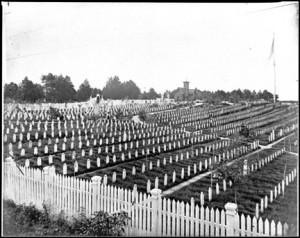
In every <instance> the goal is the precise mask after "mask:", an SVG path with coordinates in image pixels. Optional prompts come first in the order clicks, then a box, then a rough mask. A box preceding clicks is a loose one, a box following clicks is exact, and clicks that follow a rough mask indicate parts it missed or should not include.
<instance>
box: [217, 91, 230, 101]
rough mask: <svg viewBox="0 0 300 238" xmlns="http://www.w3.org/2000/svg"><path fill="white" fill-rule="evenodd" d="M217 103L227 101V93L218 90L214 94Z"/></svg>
mask: <svg viewBox="0 0 300 238" xmlns="http://www.w3.org/2000/svg"><path fill="white" fill-rule="evenodd" d="M214 96H215V97H216V98H217V99H218V100H219V101H226V100H227V93H226V92H224V91H223V90H218V91H216V92H215V95H214Z"/></svg>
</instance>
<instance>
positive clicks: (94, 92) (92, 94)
mask: <svg viewBox="0 0 300 238" xmlns="http://www.w3.org/2000/svg"><path fill="white" fill-rule="evenodd" d="M101 93H102V91H101V89H99V88H93V89H92V92H91V96H92V97H93V98H94V97H96V96H97V94H99V95H101Z"/></svg>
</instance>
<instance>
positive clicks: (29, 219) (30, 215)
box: [12, 203, 42, 228]
mask: <svg viewBox="0 0 300 238" xmlns="http://www.w3.org/2000/svg"><path fill="white" fill-rule="evenodd" d="M12 216H13V218H14V219H15V220H16V221H17V222H18V223H19V224H20V225H21V226H24V227H25V228H28V227H32V226H33V225H35V224H37V223H38V222H39V221H40V220H41V217H42V212H41V211H40V210H38V209H37V208H36V207H35V205H32V203H30V204H29V206H26V205H25V204H21V205H17V206H16V207H15V209H14V211H13V214H12Z"/></svg>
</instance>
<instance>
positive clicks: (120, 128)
mask: <svg viewBox="0 0 300 238" xmlns="http://www.w3.org/2000/svg"><path fill="white" fill-rule="evenodd" d="M120 110H121V112H122V114H123V115H124V116H126V115H128V114H130V115H133V116H134V115H138V113H139V111H140V110H145V112H146V113H147V114H146V115H148V118H145V123H138V122H133V121H132V120H128V118H127V119H124V118H123V119H122V118H121V119H111V118H110V119H107V118H104V117H98V118H96V119H91V117H90V116H91V115H92V113H93V110H92V108H80V109H78V108H76V109H67V110H66V109H63V108H62V109H59V111H60V113H61V115H62V116H63V117H61V118H60V119H59V118H51V117H50V116H49V115H48V116H47V110H44V111H32V112H29V113H27V112H20V111H18V112H13V113H12V114H10V115H8V114H6V115H5V118H4V154H5V157H4V158H7V157H9V154H10V155H12V156H13V158H14V160H15V162H16V163H17V164H19V165H20V166H24V167H33V168H38V169H43V168H45V167H46V166H55V172H56V173H57V174H63V175H66V176H75V177H77V178H80V179H82V180H91V178H92V177H94V176H100V177H101V182H102V183H104V184H109V185H113V186H116V187H121V188H124V189H128V190H132V189H133V190H137V191H139V192H142V193H148V194H149V192H150V190H151V189H153V188H159V189H161V190H162V192H163V193H162V194H163V196H165V197H166V198H167V199H171V200H175V201H183V202H185V203H190V202H191V200H193V202H194V203H195V205H199V206H204V208H207V207H208V208H216V209H223V208H224V206H225V204H226V203H227V202H235V203H237V205H238V213H239V214H240V215H241V217H242V216H245V217H246V216H248V215H250V216H251V217H257V218H258V217H261V218H263V219H264V220H265V219H268V220H269V221H271V220H274V221H275V222H278V221H280V222H282V223H285V222H286V223H287V224H289V226H290V227H291V226H295V224H296V223H297V221H296V220H297V211H298V209H295V208H296V207H297V206H298V204H297V192H298V191H297V189H298V184H297V177H298V133H297V130H298V105H297V106H295V105H283V104H280V103H277V104H272V103H265V104H261V103H257V104H255V103H253V104H252V105H243V104H237V105H233V106H225V105H218V106H215V105H205V106H196V107H193V106H190V105H189V106H188V107H187V106H186V104H182V105H179V106H176V107H175V106H171V105H156V106H155V107H151V106H149V105H146V106H144V107H143V106H141V105H139V106H136V107H134V106H133V107H130V108H129V107H126V106H125V107H124V106H123V107H122V106H120V107H115V108H113V109H112V112H113V113H114V112H120ZM101 113H102V114H101V115H105V113H104V112H101ZM113 113H112V115H113ZM150 115H151V116H150ZM61 119H62V120H61ZM245 126H246V128H247V129H248V132H249V133H248V134H247V135H241V133H240V132H241V128H243V127H245ZM238 171H239V172H241V173H237V172H238ZM223 172H224V173H223ZM225 172H226V173H227V174H233V176H231V177H228V176H227V175H226V174H225ZM235 173H236V174H238V177H239V178H237V176H236V177H234V174H235ZM203 174H207V175H206V176H202V177H201V178H200V179H199V180H197V181H195V182H193V183H190V184H189V185H188V186H184V187H182V188H180V189H179V190H176V191H174V192H172V193H171V194H167V195H164V192H165V191H168V190H170V189H172V188H174V187H175V186H177V185H180V184H182V183H183V182H187V181H189V180H190V179H191V178H196V177H197V176H199V175H203ZM220 174H221V175H220ZM238 181H240V182H238ZM242 214H243V215H242ZM245 217H244V218H241V219H245ZM5 224H9V223H5Z"/></svg>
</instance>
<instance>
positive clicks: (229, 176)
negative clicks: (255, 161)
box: [218, 164, 246, 204]
mask: <svg viewBox="0 0 300 238" xmlns="http://www.w3.org/2000/svg"><path fill="white" fill-rule="evenodd" d="M243 172H244V171H243V165H242V166H238V165H236V164H233V165H232V166H230V167H229V166H226V165H223V166H222V167H221V168H219V169H218V173H220V174H221V176H220V177H221V178H222V179H225V180H227V181H231V182H232V186H231V188H232V189H233V190H234V200H235V203H236V204H237V195H239V193H238V191H240V190H242V189H243V187H244V186H245V184H246V176H245V175H244V174H243Z"/></svg>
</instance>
